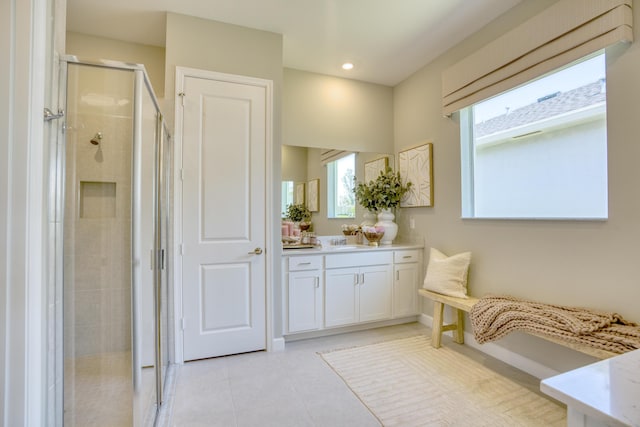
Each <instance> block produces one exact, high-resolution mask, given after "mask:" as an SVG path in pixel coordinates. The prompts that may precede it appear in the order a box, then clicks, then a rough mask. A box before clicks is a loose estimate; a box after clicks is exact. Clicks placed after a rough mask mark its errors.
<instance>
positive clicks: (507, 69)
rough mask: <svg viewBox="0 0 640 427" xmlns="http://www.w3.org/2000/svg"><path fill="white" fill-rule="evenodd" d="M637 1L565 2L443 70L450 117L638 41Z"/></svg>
mask: <svg viewBox="0 0 640 427" xmlns="http://www.w3.org/2000/svg"><path fill="white" fill-rule="evenodd" d="M631 3H632V0H560V1H559V2H557V3H555V4H554V5H552V6H550V7H549V8H548V9H545V10H544V11H543V12H541V13H539V14H538V15H536V16H534V17H533V18H531V19H529V20H528V21H526V22H525V23H523V24H522V25H520V26H518V27H516V28H515V29H513V30H511V31H509V32H507V33H505V34H504V35H502V36H501V37H500V38H498V39H496V40H494V41H493V42H491V43H489V44H487V45H485V46H484V47H483V48H481V49H479V50H477V51H475V52H474V53H473V54H471V55H469V56H468V57H466V58H464V59H463V60H461V61H460V62H458V63H456V64H455V65H453V66H451V67H450V68H448V69H446V70H445V71H444V73H443V74H442V108H443V112H444V114H445V115H450V114H451V113H453V112H455V111H458V110H460V109H462V108H465V107H468V106H470V105H472V104H474V103H476V102H479V101H481V100H483V99H487V98H490V97H492V96H495V95H498V94H499V93H502V92H504V91H506V90H509V89H512V88H514V87H516V86H519V85H521V84H523V83H526V82H528V81H530V80H533V79H535V78H537V77H540V76H542V75H544V74H546V73H548V72H550V71H553V70H555V69H557V68H560V67H562V66H564V65H567V64H570V63H571V62H573V61H576V60H578V59H580V58H582V57H584V56H587V55H589V54H591V53H593V52H596V51H598V50H600V49H603V48H605V47H607V46H610V45H612V44H614V43H616V42H620V41H623V42H631V41H633V32H632V11H631Z"/></svg>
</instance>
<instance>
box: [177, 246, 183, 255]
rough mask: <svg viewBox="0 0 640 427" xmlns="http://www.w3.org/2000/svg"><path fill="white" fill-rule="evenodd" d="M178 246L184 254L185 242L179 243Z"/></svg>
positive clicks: (181, 253)
mask: <svg viewBox="0 0 640 427" xmlns="http://www.w3.org/2000/svg"><path fill="white" fill-rule="evenodd" d="M178 248H179V250H180V255H184V244H182V243H180V244H179V245H178Z"/></svg>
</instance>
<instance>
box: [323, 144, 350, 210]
mask: <svg viewBox="0 0 640 427" xmlns="http://www.w3.org/2000/svg"><path fill="white" fill-rule="evenodd" d="M355 164H356V155H355V154H354V153H352V154H349V155H347V156H344V157H341V158H340V159H338V160H334V161H333V162H329V163H327V216H328V217H329V218H355V217H356V200H355V195H354V194H353V177H354V171H355Z"/></svg>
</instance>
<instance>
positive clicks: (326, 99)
mask: <svg viewBox="0 0 640 427" xmlns="http://www.w3.org/2000/svg"><path fill="white" fill-rule="evenodd" d="M282 114H283V116H282V117H283V119H282V123H283V133H282V135H283V136H282V142H283V144H290V145H302V146H306V147H316V148H341V149H345V150H353V151H376V152H381V153H390V152H392V151H393V89H392V88H390V87H388V86H383V85H378V84H373V83H365V82H358V81H356V80H349V79H342V78H338V77H331V76H326V75H322V74H316V73H310V72H306V71H299V70H293V69H290V68H286V69H285V70H284V91H283V105H282Z"/></svg>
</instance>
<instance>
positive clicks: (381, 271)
mask: <svg viewBox="0 0 640 427" xmlns="http://www.w3.org/2000/svg"><path fill="white" fill-rule="evenodd" d="M325 263H326V265H325V268H326V270H325V279H326V281H325V301H324V304H325V311H324V325H325V327H327V328H329V327H335V326H343V325H350V324H354V323H360V322H371V321H374V320H386V319H390V318H391V315H392V280H391V277H392V271H393V266H392V263H393V258H392V252H368V253H357V254H340V255H338V254H336V255H327V256H326V259H325Z"/></svg>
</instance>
